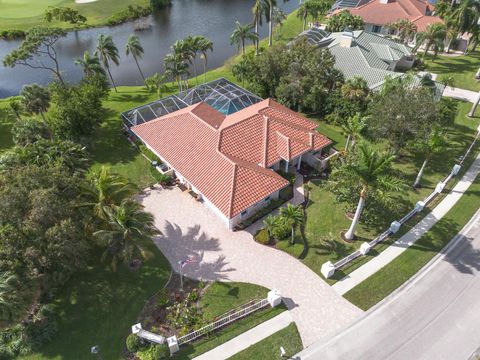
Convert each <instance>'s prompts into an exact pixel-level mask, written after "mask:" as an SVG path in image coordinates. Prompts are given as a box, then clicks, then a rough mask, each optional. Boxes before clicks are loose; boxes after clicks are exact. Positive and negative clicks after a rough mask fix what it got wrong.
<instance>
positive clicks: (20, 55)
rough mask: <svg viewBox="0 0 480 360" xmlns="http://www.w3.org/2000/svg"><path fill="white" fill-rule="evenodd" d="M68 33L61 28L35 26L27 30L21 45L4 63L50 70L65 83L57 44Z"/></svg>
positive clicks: (5, 64)
mask: <svg viewBox="0 0 480 360" xmlns="http://www.w3.org/2000/svg"><path fill="white" fill-rule="evenodd" d="M66 35H67V33H66V31H65V30H63V29H60V28H55V27H33V28H31V29H30V30H28V31H27V33H26V36H25V40H23V41H22V43H21V44H20V46H19V47H18V48H17V49H15V50H13V51H12V52H11V53H10V54H8V55H7V56H5V58H4V59H3V65H4V66H5V67H11V68H13V67H15V66H17V65H23V66H27V67H29V68H31V69H43V70H48V71H50V72H52V73H53V74H54V75H55V76H56V77H57V79H58V80H60V82H62V83H63V82H64V81H63V78H62V74H61V71H60V66H59V62H58V57H57V51H56V49H55V44H56V43H57V41H58V40H59V39H60V38H62V37H64V36H66Z"/></svg>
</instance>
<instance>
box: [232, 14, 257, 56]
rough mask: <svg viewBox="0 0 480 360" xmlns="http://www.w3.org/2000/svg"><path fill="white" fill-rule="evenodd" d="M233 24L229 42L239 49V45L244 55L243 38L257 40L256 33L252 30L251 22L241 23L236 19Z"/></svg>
mask: <svg viewBox="0 0 480 360" xmlns="http://www.w3.org/2000/svg"><path fill="white" fill-rule="evenodd" d="M235 24H236V27H235V30H234V31H233V33H232V35H230V43H231V44H232V45H233V44H236V45H237V47H238V48H239V49H240V47H241V48H242V54H243V55H245V40H252V41H256V40H258V34H257V33H255V32H252V28H253V25H251V24H245V25H242V24H240V23H239V22H238V21H237V22H236V23H235Z"/></svg>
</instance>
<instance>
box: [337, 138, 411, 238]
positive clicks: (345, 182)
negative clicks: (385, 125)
mask: <svg viewBox="0 0 480 360" xmlns="http://www.w3.org/2000/svg"><path fill="white" fill-rule="evenodd" d="M394 160H395V155H394V154H393V153H391V152H381V151H379V150H377V149H374V148H373V147H372V146H371V145H369V144H368V143H367V142H365V141H362V142H360V143H359V144H358V145H357V146H356V147H355V152H354V153H352V154H351V155H348V157H347V158H346V159H345V160H344V161H341V162H340V166H338V167H336V168H334V170H333V171H332V175H331V178H330V180H329V181H330V184H329V186H331V187H332V188H333V189H334V191H335V190H339V189H338V188H341V187H344V186H348V187H351V186H355V187H358V188H359V190H360V197H359V200H358V205H357V208H356V211H355V216H354V218H353V220H352V223H351V225H350V228H349V229H348V231H347V232H346V233H345V235H344V236H345V238H346V239H347V240H352V239H353V238H354V236H355V229H356V227H357V225H358V222H359V221H360V217H361V215H362V211H363V208H364V206H365V202H366V201H367V199H368V196H369V194H370V193H372V192H375V193H376V194H377V195H378V196H379V197H380V198H381V199H383V200H385V201H388V200H389V199H390V196H391V195H392V193H394V192H397V191H400V190H401V189H403V188H404V183H403V181H402V180H400V179H399V178H398V177H395V176H393V175H391V166H392V164H393V161H394Z"/></svg>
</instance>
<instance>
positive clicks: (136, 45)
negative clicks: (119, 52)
mask: <svg viewBox="0 0 480 360" xmlns="http://www.w3.org/2000/svg"><path fill="white" fill-rule="evenodd" d="M143 53H144V50H143V47H142V44H141V43H140V39H139V38H138V36H136V35H133V34H131V35H130V36H129V37H128V40H127V43H126V44H125V55H127V56H128V55H130V54H132V56H133V60H135V64H137V68H138V71H140V75H141V76H142V79H143V82H145V76H144V75H143V72H142V69H141V68H140V65H139V64H138V59H141V58H142V56H143Z"/></svg>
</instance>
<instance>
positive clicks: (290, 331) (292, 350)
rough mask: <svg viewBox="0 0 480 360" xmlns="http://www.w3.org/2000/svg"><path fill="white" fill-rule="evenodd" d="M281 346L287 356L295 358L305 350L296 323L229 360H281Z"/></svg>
mask: <svg viewBox="0 0 480 360" xmlns="http://www.w3.org/2000/svg"><path fill="white" fill-rule="evenodd" d="M280 346H283V348H284V349H285V352H286V353H287V356H293V355H294V354H296V353H298V352H299V351H301V350H302V349H303V346H302V339H301V338H300V335H299V333H298V330H297V326H296V325H295V323H291V324H290V325H288V326H287V327H286V328H285V329H282V330H280V331H278V332H276V333H275V334H273V335H270V336H269V337H267V338H265V339H263V340H262V341H259V342H258V343H256V344H254V345H252V346H250V347H248V348H246V349H245V350H243V351H241V352H239V353H238V354H235V355H234V356H232V357H230V358H228V359H229V360H250V359H265V360H266V359H279V358H280Z"/></svg>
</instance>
